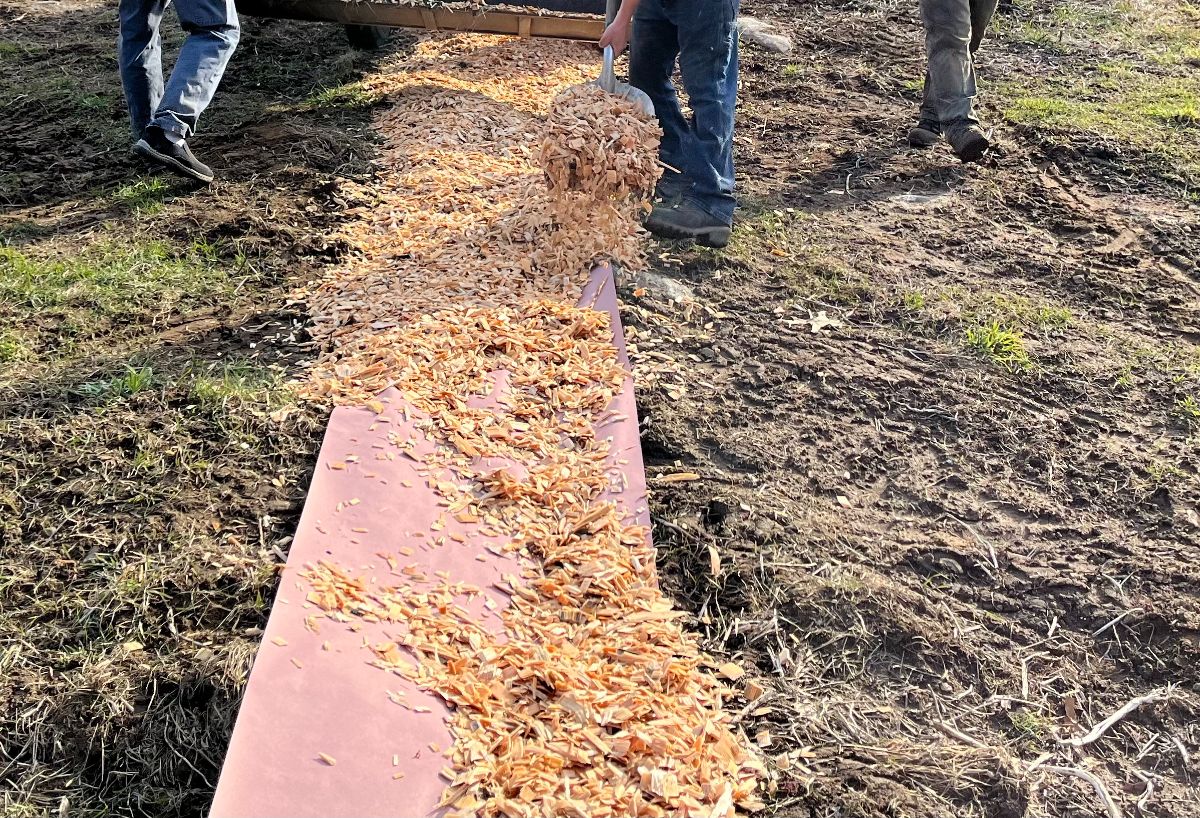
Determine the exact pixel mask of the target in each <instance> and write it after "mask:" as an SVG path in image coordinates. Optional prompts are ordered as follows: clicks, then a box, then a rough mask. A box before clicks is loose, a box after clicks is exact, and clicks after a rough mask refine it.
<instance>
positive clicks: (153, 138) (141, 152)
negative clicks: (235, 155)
mask: <svg viewBox="0 0 1200 818" xmlns="http://www.w3.org/2000/svg"><path fill="white" fill-rule="evenodd" d="M133 152H134V153H136V154H137V155H138V156H140V157H142V158H143V159H146V160H147V161H150V162H153V163H155V164H157V165H161V166H163V167H164V168H168V169H169V170H172V171H174V172H175V173H178V174H179V175H180V176H186V177H187V178H189V179H195V180H196V181H197V182H203V183H204V184H206V185H207V184H208V183H209V182H211V181H212V180H213V172H212V168H210V167H209V166H208V165H206V164H204V163H203V162H201V161H200V160H199V159H197V158H196V157H195V156H194V155H193V154H192V151H191V149H190V148H188V145H187V142H185V141H183V140H182V139H181V140H179V141H178V142H172V141H171V140H170V139H169V138H168V137H167V134H166V131H164V130H163V129H162V128H160V127H158V126H157V125H149V126H147V127H146V130H145V131H143V132H142V138H141V139H139V140H138V142H137V144H136V145H134V146H133Z"/></svg>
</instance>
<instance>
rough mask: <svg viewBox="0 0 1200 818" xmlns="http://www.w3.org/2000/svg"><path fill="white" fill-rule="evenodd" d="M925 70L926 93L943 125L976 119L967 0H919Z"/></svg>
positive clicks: (969, 16) (968, 5)
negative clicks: (923, 31)
mask: <svg viewBox="0 0 1200 818" xmlns="http://www.w3.org/2000/svg"><path fill="white" fill-rule="evenodd" d="M921 18H922V20H923V21H924V23H925V51H926V56H927V59H928V74H927V79H926V81H925V93H926V97H927V99H928V100H929V102H930V103H931V104H932V107H933V108H934V110H936V111H937V115H938V119H939V120H940V121H941V123H942V125H948V124H949V123H951V122H957V121H966V122H975V113H974V110H973V107H972V102H973V100H974V98H975V69H974V66H973V64H972V61H971V50H970V44H971V4H970V1H969V0H921Z"/></svg>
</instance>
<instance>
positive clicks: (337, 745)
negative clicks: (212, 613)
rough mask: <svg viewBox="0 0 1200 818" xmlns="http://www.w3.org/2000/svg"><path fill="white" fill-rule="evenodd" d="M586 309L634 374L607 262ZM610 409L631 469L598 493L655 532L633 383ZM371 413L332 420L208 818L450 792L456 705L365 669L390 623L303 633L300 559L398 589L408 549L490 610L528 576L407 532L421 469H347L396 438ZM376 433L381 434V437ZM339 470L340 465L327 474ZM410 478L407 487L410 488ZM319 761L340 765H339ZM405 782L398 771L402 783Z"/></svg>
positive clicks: (339, 414) (426, 495)
mask: <svg viewBox="0 0 1200 818" xmlns="http://www.w3.org/2000/svg"><path fill="white" fill-rule="evenodd" d="M581 303H582V304H584V305H588V306H592V307H594V308H595V309H599V310H604V311H606V312H608V313H609V314H610V315H611V317H612V322H613V323H612V325H613V327H614V340H615V342H616V346H617V349H618V352H619V356H620V359H621V362H622V364H623V365H624V366H625V368H626V370H627V371H628V370H629V360H628V357H627V355H626V353H625V346H624V337H623V333H622V331H621V324H620V319H619V316H618V312H617V299H616V292H615V287H614V283H613V279H612V271H611V270H610V269H609V268H608V267H601V268H598V269H597V270H596V271H595V272H594V273H593V275H592V278H591V281H590V283H589V285H588V288H587V289H586V290H585V292H584V295H583V298H582V301H581ZM495 379H496V383H497V388H498V389H499V388H503V383H504V380H505V379H504V375H503V373H496V376H495ZM381 398H382V399H383V400H386V401H390V402H391V404H392V405H395V406H398V405H400V404H401V403H402V402H403V398H402V397H401V396H400V395H399V393H397V392H395V391H394V390H388V391H387V392H384V393H383V395H382V396H381ZM612 409H613V410H614V411H613V412H612V413H610V414H609V417H610V418H611V420H609V421H608V422H607V423H606V425H604V426H602V427H601V428H599V429H598V434H599V436H601V437H611V438H612V446H611V451H610V455H609V457H610V460H611V464H612V466H613V468H614V469H620V470H621V471H622V472H624V474H625V477H626V479H625V481H624V483H625V485H626V487H625V488H624V489H623V490H622V491H621V492H620V493H619V494H614V495H610V496H608V497H606V498H603V499H607V500H615V501H616V502H618V503H619V504H620V505H621V506H622V507H624V508H626V509H635V508H638V507H642V511H641V513H640V514H633V513H632V512H631V513H630V518H631V519H633V520H635V521H636V522H638V523H640V524H642V525H645V526H646V528H647V531H648V530H649V525H650V520H649V516H648V514H649V512H648V511H646V510H645V508H644V506H645V503H644V497H645V494H646V478H645V472H644V468H643V463H642V454H641V444H640V441H639V435H638V420H637V409H636V405H635V403H634V394H633V381H632V377H629V378H627V379H626V382H625V387H624V389H623V390H622V391H621V393H620V394H619V395H618V396H617V398H616V399H615V401H614V405H613V407H612ZM376 418H377V415H376V413H375V412H373V411H370V410H367V409H358V408H350V407H341V408H338V409H336V410H335V411H334V412H333V415H332V416H331V418H330V422H329V428H328V431H327V432H326V436H325V441H324V443H323V445H322V447H321V453H320V456H319V459H318V463H317V468H316V472H315V474H314V476H313V481H312V485H311V487H310V489H309V494H308V497H307V499H306V501H305V505H304V512H303V514H302V516H301V519H300V524H299V526H298V529H297V532H296V537H295V540H294V542H293V544H292V548H291V553H290V554H289V555H288V562H287V566H286V567H285V569H284V571H283V574H282V577H281V580H280V586H279V592H278V595H277V597H276V599H275V603H274V605H273V607H272V609H271V615H270V619H269V621H268V623H267V627H266V632H265V633H264V635H263V642H262V645H261V646H260V648H259V653H258V657H257V658H256V660H255V665H254V670H253V672H252V673H251V675H250V681H249V684H248V686H247V690H246V695H245V698H244V700H243V702H242V707H241V710H240V712H239V714H238V719H237V724H236V727H235V729H234V733H233V737H232V739H231V741H230V746H229V752H228V754H227V755H226V758H225V764H224V769H223V770H222V772H221V778H220V781H219V783H218V786H217V792H216V797H215V800H214V803H213V807H212V811H211V813H210V816H211V818H416V816H428V815H433V814H435V805H436V803H437V801H438V799H439V798H440V796H441V792H442V787H443V784H444V782H443V780H442V779H441V778H439V777H438V771H439V770H440V769H441V768H442V767H443V766H444V765H445V759H444V758H442V757H441V756H440V755H439V754H438V753H436V752H434V751H431V750H430V749H429V746H430V744H434V745H436V746H438V747H439V748H442V749H445V748H447V747H449V744H450V734H449V731H448V730H447V729H446V725H445V723H444V721H443V717H444V716H445V715H446V714H447V712H448V711H447V710H446V708H445V707H444V706H443V705H442V703H441V701H440V700H439V699H437V698H436V697H434V696H433V695H431V694H428V693H425V692H422V691H420V690H418V689H416V688H415V687H414V686H413V685H411V684H410V683H408V682H407V681H406V680H404V679H402V678H400V677H398V676H395V675H393V674H390V673H387V672H385V671H383V670H380V669H378V668H375V667H371V666H370V665H368V662H369V661H370V660H371V659H373V658H374V656H373V654H371V653H370V651H369V650H367V649H365V648H364V647H363V644H364V640H365V641H366V642H368V643H376V642H381V641H385V640H387V639H388V631H389V630H390V627H389V626H388V625H385V624H375V625H371V624H366V625H364V626H363V627H362V629H361V630H358V631H351V630H349V629H348V628H347V627H345V626H344V625H339V624H338V623H335V622H331V621H329V620H326V619H320V620H319V622H320V623H321V624H320V629H321V632H320V633H319V634H314V633H313V632H312V631H311V630H309V628H308V627H307V626H306V623H305V620H306V618H307V617H308V616H310V615H312V614H314V613H319V611H315V610H313V609H311V608H309V609H306V607H305V606H306V603H305V596H306V593H307V587H306V584H305V582H304V580H303V579H301V577H300V575H301V573H302V572H303V571H304V568H305V566H306V565H310V564H314V563H316V562H317V561H319V560H330V561H334V562H336V563H337V564H339V565H341V566H344V567H345V568H347V569H350V570H354V571H355V572H357V573H358V574H359V575H362V576H365V577H367V578H368V579H369V580H370V581H372V582H376V581H377V582H378V583H381V584H394V582H395V580H394V577H391V576H390V574H389V566H388V565H387V564H386V562H385V561H384V560H383V559H382V558H380V557H379V556H378V554H379V552H384V553H388V552H391V553H395V552H397V551H398V550H400V549H401V548H402V547H404V548H411V549H412V550H413V552H414V555H413V556H412V557H411V558H406V562H421V563H423V564H424V566H425V567H426V568H427V570H428V572H429V573H432V572H433V571H438V570H443V571H447V572H449V573H450V574H451V575H452V576H453V577H454V579H455V580H462V581H464V582H469V583H471V584H473V585H476V586H478V587H480V588H484V589H488V593H489V594H490V596H491V598H492V599H493V601H494V603H495V604H496V605H497V606H498V607H499V608H503V607H505V606H506V605H507V596H505V595H504V594H503V593H502V592H501V591H499V590H497V589H495V588H494V587H492V584H493V583H494V582H496V581H498V580H500V579H501V576H502V575H504V574H519V573H520V572H519V570H518V566H517V563H516V562H515V560H514V559H513V558H511V557H500V556H497V555H496V554H494V553H492V552H491V551H488V550H487V549H486V547H485V546H486V545H487V544H489V543H488V541H487V540H486V539H485V538H483V537H472V538H470V539H468V544H467V545H462V546H455V547H453V548H450V547H447V548H440V549H427V550H422V546H423V545H424V544H425V540H424V539H423V538H419V537H416V536H413V532H417V531H421V532H424V531H428V529H429V528H430V525H431V523H433V521H434V520H435V519H437V518H438V517H439V516H440V515H441V513H442V511H443V509H442V507H441V506H439V505H438V499H439V498H438V496H437V495H436V494H435V493H434V492H433V490H432V489H429V488H427V487H426V486H425V483H424V481H423V480H422V479H421V478H420V477H418V476H417V474H416V466H417V464H416V463H415V462H414V461H412V460H410V459H408V458H405V457H397V458H396V459H395V460H386V459H384V460H377V459H374V458H368V457H364V458H363V459H362V461H360V462H355V463H350V464H346V457H347V454H348V453H350V452H371V451H379V450H377V449H375V450H373V449H372V446H373V445H385V446H386V444H387V441H388V438H387V435H388V433H389V432H396V431H398V430H397V425H398V424H396V423H389V424H377V423H376V422H375V421H376ZM373 426H379V427H381V428H378V429H374V430H373V429H372V427H373ZM407 432H408V433H412V430H411V429H408V430H407ZM334 463H337V464H338V465H339V466H343V465H344V466H345V467H342V468H331V464H334ZM618 464H619V465H618ZM502 465H503V464H497V466H498V467H499V466H502ZM371 475H373V476H371ZM404 481H408V482H410V483H411V484H412V487H411V488H404V487H403V486H402V483H403V482H404ZM354 501H357V502H354ZM451 525H452V526H453V527H454V528H455V529H457V530H458V532H459V533H463V534H470V533H471V532H470V531H469V530H468V529H469V528H470V525H467V524H462V523H459V522H457V521H453V522H452V523H451ZM476 525H477V524H476ZM446 533H450V530H449V529H448V530H447V532H446ZM471 610H472V611H473V612H475V613H478V614H479V618H480V621H481V622H490V623H492V624H493V625H494V626H495V627H496V628H497V629H498V628H499V622H498V620H497V619H496V618H494V617H492V618H488V617H485V616H484V612H483V610H482V600H477V601H476V603H474V608H472V609H471ZM325 643H328V645H327V646H326V645H325ZM389 690H391V691H403V693H404V697H405V700H406V701H407V703H408V704H410V705H415V706H417V707H422V708H428V709H429V712H427V713H420V712H415V710H409V709H405V708H403V707H400V706H397V705H396V704H394V703H393V702H392V701H390V700H389V697H388V691H389ZM320 754H325V755H326V756H328V758H329V759H333V760H335V761H336V764H334V765H332V766H331V765H330V764H329V763H328V762H327V761H323V760H322V758H321V755H320ZM397 774H400V775H401V776H402V777H401V778H395V776H396V775H397Z"/></svg>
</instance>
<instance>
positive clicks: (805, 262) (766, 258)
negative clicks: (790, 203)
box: [722, 204, 869, 304]
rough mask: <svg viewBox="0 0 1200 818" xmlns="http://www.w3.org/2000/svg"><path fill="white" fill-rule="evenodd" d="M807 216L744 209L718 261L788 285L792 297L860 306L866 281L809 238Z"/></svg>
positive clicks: (777, 210) (788, 210)
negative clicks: (738, 265)
mask: <svg viewBox="0 0 1200 818" xmlns="http://www.w3.org/2000/svg"><path fill="white" fill-rule="evenodd" d="M811 220H812V217H811V216H809V215H808V214H806V213H804V212H803V211H800V210H797V209H795V208H791V207H788V208H775V207H763V206H758V207H755V206H754V205H753V204H749V205H747V206H746V207H745V208H744V215H743V216H742V218H741V220H740V221H739V222H737V223H735V224H734V229H733V235H732V237H731V239H730V243H729V246H728V247H727V248H726V249H725V251H724V252H723V254H722V256H723V257H724V258H725V259H726V260H728V261H732V262H736V263H740V264H743V265H745V266H746V267H748V268H751V269H755V270H758V271H760V272H762V273H764V274H768V275H770V276H772V277H774V278H777V279H779V280H780V281H781V282H783V283H785V284H787V286H788V287H789V289H791V290H792V292H793V293H795V295H796V296H798V297H800V298H804V299H809V300H817V301H821V302H825V303H832V304H856V303H859V302H860V301H861V300H862V299H863V298H864V297H865V295H866V294H867V292H868V284H869V281H868V280H867V277H866V276H865V275H863V274H861V273H859V272H858V271H857V270H854V269H853V268H851V267H850V266H849V265H848V264H846V263H845V262H844V261H842V259H841V258H839V257H838V256H837V255H836V254H835V253H834V252H833V251H832V249H831V248H829V247H828V246H826V245H824V244H823V243H817V242H815V241H813V239H812V238H811V237H810V230H811V226H812V225H811Z"/></svg>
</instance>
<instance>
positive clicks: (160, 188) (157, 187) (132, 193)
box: [113, 176, 172, 215]
mask: <svg viewBox="0 0 1200 818" xmlns="http://www.w3.org/2000/svg"><path fill="white" fill-rule="evenodd" d="M171 192H172V188H171V185H170V184H169V183H168V182H167V181H166V180H165V179H163V178H162V177H161V176H149V177H147V178H145V179H138V180H137V181H136V182H130V183H129V184H127V185H122V186H121V187H119V188H117V191H116V192H115V193H114V194H113V199H114V201H116V202H118V203H120V204H122V205H124V206H125V207H127V208H129V209H130V210H132V211H134V212H135V213H138V214H141V215H153V214H155V213H158V212H159V211H161V210H162V205H163V200H164V199H166V198H168V197H169V196H170V195H171Z"/></svg>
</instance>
